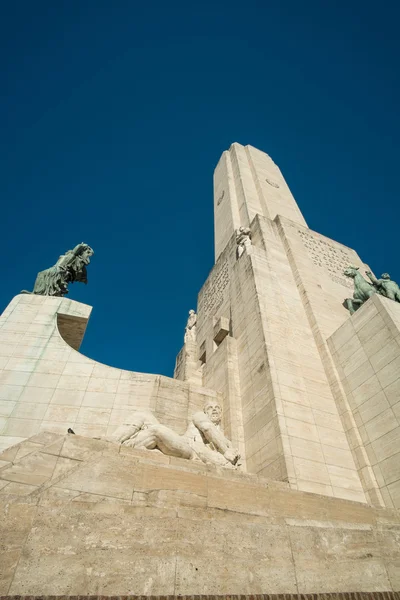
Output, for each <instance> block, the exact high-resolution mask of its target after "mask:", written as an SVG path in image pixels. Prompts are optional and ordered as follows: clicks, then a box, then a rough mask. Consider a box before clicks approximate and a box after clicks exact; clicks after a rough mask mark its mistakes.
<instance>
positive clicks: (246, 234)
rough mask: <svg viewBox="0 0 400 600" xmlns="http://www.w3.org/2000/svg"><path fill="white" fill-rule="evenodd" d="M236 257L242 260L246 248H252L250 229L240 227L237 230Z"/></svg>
mask: <svg viewBox="0 0 400 600" xmlns="http://www.w3.org/2000/svg"><path fill="white" fill-rule="evenodd" d="M236 244H237V251H236V256H237V258H240V257H241V256H242V254H243V252H244V251H245V248H247V247H249V246H251V231H250V229H249V228H248V227H243V226H242V227H239V229H236Z"/></svg>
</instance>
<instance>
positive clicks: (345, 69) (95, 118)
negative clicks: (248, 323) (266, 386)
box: [0, 0, 400, 375]
mask: <svg viewBox="0 0 400 600" xmlns="http://www.w3.org/2000/svg"><path fill="white" fill-rule="evenodd" d="M399 18H400V7H399V4H398V3H395V2H386V1H383V2H381V3H379V6H378V5H377V4H376V3H375V2H374V3H373V2H369V1H368V0H366V1H365V0H364V1H363V2H361V1H358V0H353V1H351V2H348V1H347V2H344V1H342V0H338V1H336V2H321V1H320V0H318V1H313V0H311V1H308V2H307V1H306V2H305V3H302V2H298V1H291V0H288V1H284V2H273V3H272V2H265V0H264V1H254V0H248V1H247V2H246V3H243V2H235V1H234V0H233V1H230V2H227V1H225V0H222V1H219V2H218V1H215V0H214V2H209V1H208V0H204V1H203V2H202V3H191V2H187V1H185V2H174V1H173V0H172V1H171V2H161V1H159V0H155V1H153V2H140V3H139V2H136V1H134V0H124V1H122V0H113V1H111V0H107V1H106V0H68V1H64V0H58V1H57V2H51V1H50V0H37V1H36V2H31V1H25V0H21V1H20V2H18V3H10V2H8V3H3V5H2V7H1V14H0V40H1V41H0V43H1V53H0V77H1V80H0V102H1V105H0V119H1V132H2V133H1V140H0V149H1V150H0V151H1V157H0V158H1V161H0V171H1V173H0V197H1V204H2V212H1V236H0V247H1V255H2V257H3V260H2V269H1V286H0V287H1V289H0V310H2V309H4V307H5V306H6V305H7V304H8V302H9V301H10V300H11V298H12V297H13V296H14V295H15V294H17V293H18V292H19V291H20V290H21V289H31V288H32V286H33V283H34V279H35V277H36V274H37V272H38V271H39V270H42V269H44V268H47V267H49V266H51V265H52V264H54V262H55V261H56V259H57V258H58V256H59V254H61V253H62V252H64V251H66V250H67V249H69V248H72V247H73V246H74V245H75V244H77V243H78V242H80V241H85V242H87V243H89V244H90V245H91V246H92V247H93V248H94V250H95V256H94V257H93V259H92V263H91V265H90V267H89V284H88V286H84V285H81V284H75V285H74V286H72V287H71V288H70V295H69V297H70V298H72V299H75V300H79V301H82V302H86V303H88V304H91V305H93V307H94V310H93V313H92V318H91V321H90V324H89V327H88V330H87V334H86V337H85V341H84V344H83V346H82V351H83V352H84V353H85V354H87V355H88V356H90V357H92V358H95V359H96V360H99V361H101V362H105V363H107V364H111V365H114V366H118V367H121V368H126V369H131V370H136V371H144V372H153V373H162V374H165V375H172V372H173V367H174V361H175V356H176V354H177V352H178V351H179V349H180V347H181V345H182V341H183V330H184V326H185V323H186V318H187V312H188V310H189V309H190V308H192V307H195V305H196V297H197V293H198V291H199V289H200V287H201V285H202V284H203V282H204V280H205V278H206V276H207V274H208V272H209V271H210V269H211V268H212V266H213V212H212V175H213V170H214V167H215V165H216V163H217V161H218V159H219V156H220V154H221V153H222V151H223V150H225V149H227V148H228V147H229V146H230V144H231V143H232V142H234V141H237V142H240V143H241V144H252V145H253V146H256V147H258V148H260V149H261V150H264V151H265V152H267V153H268V154H270V155H271V156H272V158H273V159H274V160H275V162H276V163H277V164H279V166H280V167H281V169H282V171H283V174H284V175H285V177H286V179H287V181H288V184H289V186H290V187H291V189H292V192H293V194H294V195H295V197H296V199H297V202H298V204H299V205H300V208H301V210H302V211H303V213H304V215H305V218H306V220H307V222H308V224H309V226H310V227H311V228H312V229H314V230H316V231H319V232H320V233H323V234H324V235H327V236H329V237H331V238H334V239H336V240H338V241H340V242H342V243H344V244H347V245H349V246H351V247H353V248H355V249H356V250H357V251H358V252H359V254H360V256H361V257H362V259H363V260H364V261H365V262H368V263H369V264H370V265H371V267H372V268H373V270H374V271H375V272H376V273H377V274H380V273H382V272H383V271H388V272H389V273H390V274H391V275H392V278H394V279H397V281H399V282H400V259H399V251H398V240H399V224H400V208H399V193H398V187H399V183H398V181H399V178H398V173H399V165H398V163H399V137H400V136H399V134H400V117H399V108H398V107H399V104H400V102H399V100H400V97H399V96H400V87H399V54H400V52H399V36H398V22H399Z"/></svg>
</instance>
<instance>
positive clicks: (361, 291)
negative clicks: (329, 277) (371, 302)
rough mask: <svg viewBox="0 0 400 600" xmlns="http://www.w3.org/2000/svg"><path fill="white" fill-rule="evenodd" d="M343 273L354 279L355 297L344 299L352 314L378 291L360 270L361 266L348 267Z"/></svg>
mask: <svg viewBox="0 0 400 600" xmlns="http://www.w3.org/2000/svg"><path fill="white" fill-rule="evenodd" d="M343 275H346V277H351V278H352V279H354V293H353V298H346V300H345V301H344V305H345V306H346V308H347V309H348V310H349V312H350V314H351V315H352V314H354V312H355V311H356V310H358V309H359V308H360V306H361V305H362V304H364V302H366V301H367V300H368V298H370V297H371V296H372V295H373V294H375V293H376V289H375V288H374V286H373V285H372V284H371V283H369V282H368V281H366V280H365V279H364V277H363V276H362V275H361V273H360V272H359V267H353V266H350V267H347V269H345V270H344V271H343Z"/></svg>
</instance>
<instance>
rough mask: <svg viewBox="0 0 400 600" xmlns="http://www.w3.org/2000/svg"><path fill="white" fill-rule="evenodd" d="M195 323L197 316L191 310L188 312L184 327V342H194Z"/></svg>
mask: <svg viewBox="0 0 400 600" xmlns="http://www.w3.org/2000/svg"><path fill="white" fill-rule="evenodd" d="M196 323H197V315H196V313H195V311H194V310H193V309H191V310H189V317H188V321H187V324H186V327H185V342H186V341H187V340H188V339H190V340H196Z"/></svg>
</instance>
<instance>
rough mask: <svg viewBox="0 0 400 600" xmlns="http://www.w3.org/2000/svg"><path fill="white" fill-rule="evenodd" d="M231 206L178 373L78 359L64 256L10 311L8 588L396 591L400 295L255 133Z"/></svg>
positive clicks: (218, 217)
mask: <svg viewBox="0 0 400 600" xmlns="http://www.w3.org/2000/svg"><path fill="white" fill-rule="evenodd" d="M214 215H215V265H214V267H213V269H212V270H211V273H210V275H209V277H208V278H207V280H206V282H205V283H204V285H203V287H202V289H201V290H200V292H199V296H198V304H197V308H196V310H193V309H191V310H190V312H189V317H188V322H187V326H186V329H185V334H184V345H183V348H182V350H181V351H180V353H179V355H178V357H177V360H176V367H175V373H174V378H173V379H171V378H168V377H164V376H160V375H151V374H141V373H135V372H130V371H123V370H120V369H115V368H111V367H108V366H106V365H101V364H99V363H96V362H95V361H93V360H91V359H89V358H87V357H85V356H83V355H82V354H80V353H79V345H80V341H81V339H82V337H83V334H84V331H85V327H86V323H87V320H88V318H89V315H90V311H91V307H89V306H86V305H82V304H80V303H77V302H74V301H73V300H67V299H66V298H63V297H60V296H63V295H64V293H65V292H64V291H63V290H64V289H66V287H65V285H66V283H68V282H69V281H70V279H68V277H70V275H68V277H67V276H66V275H65V272H64V271H62V270H61V271H60V269H58V268H57V265H58V264H59V263H57V264H56V265H55V267H52V268H51V269H49V270H47V271H44V272H42V273H41V274H39V275H40V277H39V276H38V280H39V283H42V282H43V281H44V282H46V285H47V283H48V280H49V277H50V280H51V282H53V280H55V279H54V278H56V279H57V278H58V279H57V282H58V280H59V279H60V277H61V280H62V281H61V285H60V284H57V286H55V287H54V286H50V287H49V286H47V288H46V289H57V290H61V291H62V293H58V292H57V293H54V294H53V293H44V292H43V291H39V292H38V291H35V290H36V287H37V286H36V284H35V288H34V293H33V294H30V295H23V294H22V295H18V296H16V297H15V298H14V299H13V300H12V301H11V303H10V305H9V306H8V307H7V309H6V310H5V312H4V314H3V315H2V317H1V320H0V339H1V358H0V367H1V369H2V370H1V371H0V406H1V409H2V414H3V417H2V419H3V421H2V429H1V435H0V442H1V444H2V447H3V448H4V449H5V450H4V452H3V454H2V455H0V461H1V462H0V498H1V499H3V502H2V506H3V515H4V519H3V535H2V538H1V539H4V540H6V541H5V546H4V553H3V557H4V560H3V561H2V562H3V566H2V569H3V573H2V579H0V582H1V583H0V592H1V593H3V594H8V595H13V594H15V595H17V594H18V595H23V594H29V595H30V596H32V595H43V594H52V595H63V596H69V595H86V594H91V595H100V594H102V595H106V596H107V595H121V594H122V595H134V594H140V595H144V596H152V595H158V594H163V595H174V594H175V595H181V594H189V595H193V594H196V595H201V594H208V595H215V594H222V595H224V594H225V595H227V594H230V595H231V594H264V593H267V594H271V595H272V596H273V595H274V594H278V593H279V594H296V593H301V594H319V593H327V592H330V593H335V594H339V593H342V592H370V593H371V594H372V593H374V592H378V591H379V592H384V593H385V594H386V595H385V597H387V598H393V599H394V598H398V595H397V594H396V591H398V590H400V538H399V533H398V532H399V528H400V516H399V512H398V509H399V508H400V460H399V458H400V302H399V301H400V290H399V288H398V286H397V284H396V283H395V282H392V281H391V280H390V277H389V276H388V275H387V274H384V275H383V276H382V277H381V279H378V278H376V277H375V276H374V275H373V274H372V273H371V272H370V271H369V268H368V265H367V264H365V263H363V262H362V260H361V259H360V257H359V256H358V255H357V253H356V252H355V251H354V250H352V249H351V248H348V247H346V246H344V245H342V244H340V243H338V242H336V241H334V240H331V239H329V238H326V237H325V236H323V235H321V234H320V233H317V232H314V231H312V230H310V229H309V228H308V227H307V224H306V222H305V220H304V217H303V216H302V214H301V212H300V210H299V207H298V206H297V204H296V201H295V199H294V198H293V196H292V194H291V192H290V190H289V188H288V186H287V184H286V182H285V180H284V178H283V176H282V173H281V171H280V170H279V168H278V167H277V165H276V164H275V163H274V162H273V160H272V159H271V158H270V157H269V156H268V155H267V154H265V153H264V152H261V151H260V150H257V149H256V148H253V147H252V146H246V147H244V146H241V145H240V144H237V143H235V144H233V145H232V146H231V148H230V149H229V150H228V151H226V152H224V153H223V155H222V157H221V159H220V161H219V163H218V165H217V167H216V170H215V179H214ZM80 246H82V245H80ZM77 248H78V247H77ZM85 248H90V247H88V246H86V245H85ZM90 251H91V249H90ZM85 252H87V251H86V250H85ZM91 252H92V253H93V251H91ZM65 256H67V257H68V256H69V254H68V253H67V255H65ZM85 256H86V254H85ZM61 258H63V257H60V260H61ZM61 262H62V264H64V262H65V260H64V258H63V260H62V261H61ZM86 264H87V263H85V265H86ZM85 269H86V267H85ZM74 273H75V271H74ZM364 274H365V276H366V277H367V278H368V279H365V277H364ZM66 277H67V279H66V283H65V281H64V280H65V278H66ZM85 277H86V271H85ZM75 280H78V281H79V280H81V281H82V280H83V279H82V278H81V279H79V278H76V276H75ZM39 288H40V290H41V289H42V288H43V286H39ZM39 288H38V289H39ZM43 289H44V288H43ZM356 309H357V310H356ZM67 429H69V431H71V432H75V434H76V435H73V433H70V434H67ZM55 572H57V573H58V575H57V577H54V576H53V575H54V573H55ZM210 573H212V577H210ZM371 597H373V596H372V595H371Z"/></svg>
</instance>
